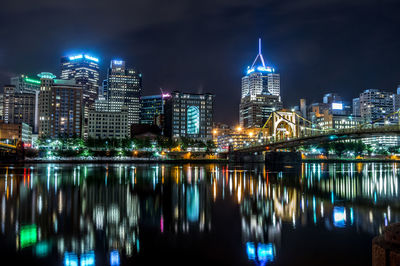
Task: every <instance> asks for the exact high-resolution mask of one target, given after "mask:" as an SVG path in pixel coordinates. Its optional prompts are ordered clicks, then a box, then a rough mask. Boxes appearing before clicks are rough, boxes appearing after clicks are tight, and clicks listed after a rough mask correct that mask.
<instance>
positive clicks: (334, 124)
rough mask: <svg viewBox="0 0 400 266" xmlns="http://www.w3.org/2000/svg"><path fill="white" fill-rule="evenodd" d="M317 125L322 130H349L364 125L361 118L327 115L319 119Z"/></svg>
mask: <svg viewBox="0 0 400 266" xmlns="http://www.w3.org/2000/svg"><path fill="white" fill-rule="evenodd" d="M316 122H317V124H318V125H319V126H320V128H322V129H349V128H355V127H357V126H359V125H361V124H362V119H361V117H359V116H348V115H333V114H328V113H327V114H325V115H324V116H321V117H319V118H317V120H316Z"/></svg>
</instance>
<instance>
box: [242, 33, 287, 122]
mask: <svg viewBox="0 0 400 266" xmlns="http://www.w3.org/2000/svg"><path fill="white" fill-rule="evenodd" d="M280 108H282V102H281V96H280V75H279V74H278V73H275V69H274V68H273V67H271V66H269V65H266V64H265V61H264V58H263V56H262V53H261V40H259V50H258V54H257V56H256V58H255V60H254V62H253V64H252V65H251V67H250V66H249V67H248V68H247V71H246V75H245V76H244V77H242V95H241V101H240V106H239V121H240V125H241V126H242V127H262V126H263V121H266V119H268V116H269V114H270V113H271V110H273V109H275V110H278V109H280Z"/></svg>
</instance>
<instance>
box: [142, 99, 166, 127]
mask: <svg viewBox="0 0 400 266" xmlns="http://www.w3.org/2000/svg"><path fill="white" fill-rule="evenodd" d="M169 97H171V95H170V94H167V93H165V94H160V95H151V96H142V97H141V98H140V105H141V111H140V124H147V125H157V124H159V122H158V120H163V116H164V107H165V100H166V99H168V98H169Z"/></svg>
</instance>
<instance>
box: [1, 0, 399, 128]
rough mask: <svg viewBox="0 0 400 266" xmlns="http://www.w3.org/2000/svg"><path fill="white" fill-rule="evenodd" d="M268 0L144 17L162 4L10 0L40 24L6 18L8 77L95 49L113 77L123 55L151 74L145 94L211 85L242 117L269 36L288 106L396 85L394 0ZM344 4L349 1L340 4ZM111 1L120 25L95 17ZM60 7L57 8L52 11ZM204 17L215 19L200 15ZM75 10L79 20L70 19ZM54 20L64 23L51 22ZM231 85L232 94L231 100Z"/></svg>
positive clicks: (222, 114)
mask: <svg viewBox="0 0 400 266" xmlns="http://www.w3.org/2000/svg"><path fill="white" fill-rule="evenodd" d="M263 3H264V1H263ZM263 3H261V2H258V1H255V2H254V3H253V2H252V3H239V2H236V1H233V2H232V1H230V2H229V3H218V4H215V3H214V4H211V3H210V2H206V3H203V4H193V3H185V4H182V5H171V6H165V5H163V4H161V7H164V8H165V9H167V10H166V11H169V12H165V13H168V14H169V16H165V15H162V14H160V16H158V17H157V18H153V19H152V20H150V21H147V20H145V19H144V17H145V16H148V15H149V14H151V12H153V10H154V9H153V8H152V7H153V5H156V4H158V3H157V1H155V2H151V3H149V4H148V5H143V6H136V5H135V4H133V3H123V4H121V5H120V6H118V7H117V6H110V5H104V4H103V3H102V2H101V1H100V2H96V3H90V4H89V3H84V4H83V7H82V5H79V6H80V7H82V8H79V9H78V8H76V7H74V6H76V5H74V3H73V2H71V3H63V4H60V5H56V4H52V5H48V4H47V3H44V2H42V3H40V2H39V3H34V4H33V3H29V2H27V3H26V4H25V5H24V8H21V9H18V8H17V6H14V5H13V4H9V5H5V6H4V7H3V8H2V11H0V12H1V13H0V14H1V15H2V17H3V18H4V19H5V20H7V19H8V18H10V16H11V15H12V16H14V15H15V16H17V17H25V18H26V19H27V20H29V21H30V25H29V27H27V25H26V24H24V23H20V22H18V23H11V24H9V25H7V27H5V25H4V24H3V25H4V26H0V32H2V33H3V34H4V36H7V38H6V39H5V40H4V42H3V44H2V46H1V47H0V59H1V60H0V72H1V73H0V83H2V85H4V84H5V83H7V81H8V78H9V77H11V76H15V75H16V74H19V73H35V74H36V72H41V71H50V72H53V73H59V71H57V70H58V67H59V66H58V64H59V57H60V56H62V55H67V54H74V52H89V51H91V52H92V53H93V55H94V56H99V57H100V59H101V60H100V62H99V63H100V68H101V69H102V77H103V78H104V74H105V66H106V65H107V64H108V62H109V61H110V60H111V59H114V58H123V59H124V60H126V61H128V62H131V64H132V65H134V66H135V67H137V68H138V69H140V70H141V72H142V73H144V94H146V95H151V94H155V93H157V92H158V91H159V88H160V87H165V88H171V89H179V90H191V92H197V93H199V92H210V93H213V94H216V95H217V96H216V121H222V120H227V121H229V122H230V123H231V124H234V123H237V121H238V118H237V115H236V114H237V113H238V103H239V101H240V78H241V76H242V75H243V73H244V71H245V69H246V67H247V66H248V65H249V64H251V62H250V61H251V60H252V58H253V54H254V51H255V50H256V49H257V46H256V45H257V44H256V40H257V38H258V37H261V38H262V39H263V45H264V47H263V52H264V55H265V57H266V58H269V59H270V61H271V62H272V63H273V65H274V66H277V71H279V72H280V74H281V79H282V88H281V91H282V92H281V93H282V98H283V100H284V102H285V105H288V106H291V105H296V104H297V99H298V98H300V96H301V94H304V95H305V98H307V99H309V100H311V101H312V100H316V99H317V98H319V97H317V96H316V95H317V94H318V95H322V94H324V93H327V92H330V91H335V92H338V93H339V94H341V95H343V97H344V98H349V99H350V98H353V97H355V96H356V95H357V94H358V93H359V92H360V91H362V90H363V89H367V88H385V89H386V90H390V91H392V90H394V88H395V87H396V85H397V83H398V82H399V78H398V74H397V72H398V71H397V68H396V62H397V61H398V60H399V55H397V52H396V49H395V47H397V46H398V44H399V42H400V40H399V38H398V37H396V25H397V24H398V19H397V18H396V13H397V11H396V8H395V6H393V2H386V3H385V4H383V3H382V4H379V3H375V2H372V1H369V2H365V1H363V3H348V2H343V1H333V2H332V3H329V4H328V3H316V2H314V1H300V2H299V3H297V4H290V3H276V4H275V3H273V2H267V3H264V4H263ZM338 3H339V4H340V8H339V7H336V6H335V4H338ZM178 6H179V7H178ZM338 6H339V5H338ZM106 8H107V9H110V10H109V11H110V12H108V10H107V13H108V14H109V13H112V14H113V15H112V16H111V18H110V21H112V23H111V24H112V26H108V25H107V23H106V22H105V21H107V20H105V21H99V20H98V19H95V18H99V17H103V16H104V14H105V13H104V12H105V11H104V10H105V9H106ZM125 9H126V10H132V13H133V14H138V15H137V18H134V19H132V17H135V16H132V15H133V14H131V13H130V12H127V11H125ZM40 10H43V11H40ZM52 10H57V12H54V13H57V15H54V14H52V15H51V16H42V15H43V14H44V13H43V12H46V13H51V11H52ZM82 10H91V12H85V13H84V14H83V13H82V12H83V11H82ZM212 10H213V11H212ZM49 11H50V12H49ZM187 14H191V16H188V15H187ZM77 15H80V16H77ZM203 16H207V17H208V18H209V19H208V20H206V21H208V22H206V21H202V20H200V18H202V17H203ZM70 17H74V22H73V23H71V24H69V23H68V24H65V23H63V24H60V21H61V22H62V21H66V19H67V18H70ZM371 17H372V18H373V19H371ZM246 18H247V19H246ZM10 19H11V18H10ZM93 21H96V23H97V24H96V23H95V22H93ZM49 24H52V25H53V26H54V27H45V25H49ZM38 28H40V29H41V34H43V36H49V37H51V42H50V45H49V44H48V43H47V44H46V45H42V44H43V41H41V40H39V37H38V36H39V35H37V36H34V35H33V32H35V31H34V30H33V29H38ZM21 33H22V34H21ZM41 34H40V35H41ZM19 36H24V38H29V39H32V42H31V44H30V45H29V47H27V46H26V45H22V43H25V42H20V41H18V40H19V38H21V37H19ZM176 58H178V59H176ZM371 71H373V73H374V75H370V73H371ZM193 73H198V74H196V75H193ZM101 80H102V79H101ZM316 92H318V93H316ZM228 94H229V95H232V96H231V97H229V99H225V98H227V97H223V95H228ZM221 95H222V96H221ZM225 100H227V101H228V103H229V105H230V106H232V108H230V109H229V110H225V109H227V108H223V107H222V106H221V105H222V103H224V101H225ZM234 114H235V115H234Z"/></svg>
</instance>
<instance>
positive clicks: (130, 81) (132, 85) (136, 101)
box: [107, 60, 142, 126]
mask: <svg viewBox="0 0 400 266" xmlns="http://www.w3.org/2000/svg"><path fill="white" fill-rule="evenodd" d="M141 92H142V74H141V73H139V72H138V71H137V70H135V69H133V68H127V67H126V66H125V61H122V60H112V61H111V64H110V68H109V70H108V75H107V99H108V104H109V110H110V111H111V112H118V111H120V110H121V108H122V107H123V106H126V107H128V126H130V125H131V124H139V120H140V94H141Z"/></svg>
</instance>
